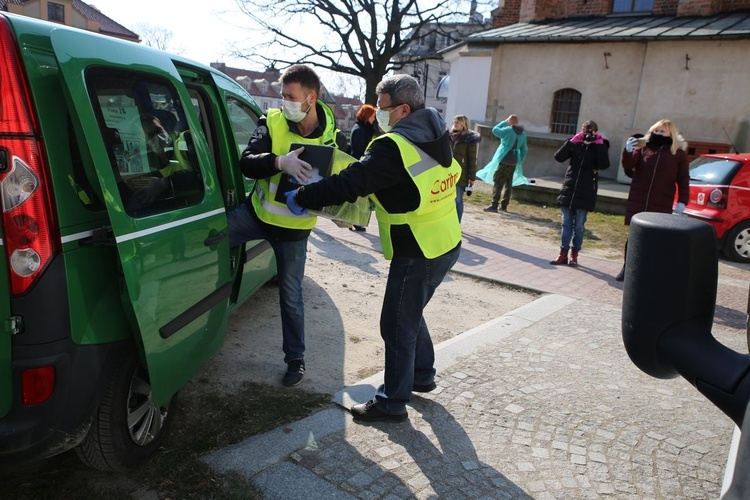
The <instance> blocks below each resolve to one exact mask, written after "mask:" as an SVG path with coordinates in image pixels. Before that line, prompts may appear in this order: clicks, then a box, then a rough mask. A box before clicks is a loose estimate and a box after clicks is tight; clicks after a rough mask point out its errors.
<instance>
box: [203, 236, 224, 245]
mask: <svg viewBox="0 0 750 500" xmlns="http://www.w3.org/2000/svg"><path fill="white" fill-rule="evenodd" d="M226 237H227V233H218V234H214V235H213V236H209V237H208V238H206V239H205V240H204V241H203V244H204V245H205V246H207V247H212V246H214V245H216V244H217V243H218V242H220V241H221V240H223V239H224V238H226Z"/></svg>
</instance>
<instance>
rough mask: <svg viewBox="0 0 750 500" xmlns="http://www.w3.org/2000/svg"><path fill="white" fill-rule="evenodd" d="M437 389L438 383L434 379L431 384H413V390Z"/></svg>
mask: <svg viewBox="0 0 750 500" xmlns="http://www.w3.org/2000/svg"><path fill="white" fill-rule="evenodd" d="M435 389H437V384H436V383H435V381H434V380H433V381H432V382H430V383H429V384H414V385H412V386H411V392H432V391H434V390H435Z"/></svg>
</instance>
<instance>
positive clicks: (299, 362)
mask: <svg viewBox="0 0 750 500" xmlns="http://www.w3.org/2000/svg"><path fill="white" fill-rule="evenodd" d="M304 376H305V360H304V359H293V360H291V361H290V362H289V363H287V365H286V373H285V374H284V378H282V379H281V383H282V385H284V386H285V387H294V386H295V385H297V384H299V383H300V382H302V378H303V377H304Z"/></svg>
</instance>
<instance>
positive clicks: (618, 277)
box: [615, 267, 625, 281]
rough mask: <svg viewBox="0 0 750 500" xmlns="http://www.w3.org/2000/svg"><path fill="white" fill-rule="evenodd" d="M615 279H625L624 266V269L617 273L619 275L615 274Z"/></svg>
mask: <svg viewBox="0 0 750 500" xmlns="http://www.w3.org/2000/svg"><path fill="white" fill-rule="evenodd" d="M615 281H625V268H624V267H623V268H622V271H620V272H619V273H617V276H615Z"/></svg>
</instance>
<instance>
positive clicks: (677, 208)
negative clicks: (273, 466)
mask: <svg viewBox="0 0 750 500" xmlns="http://www.w3.org/2000/svg"><path fill="white" fill-rule="evenodd" d="M684 211H685V204H684V203H677V204H676V205H675V206H674V210H673V212H674V213H675V214H677V215H682V213H683V212H684Z"/></svg>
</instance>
